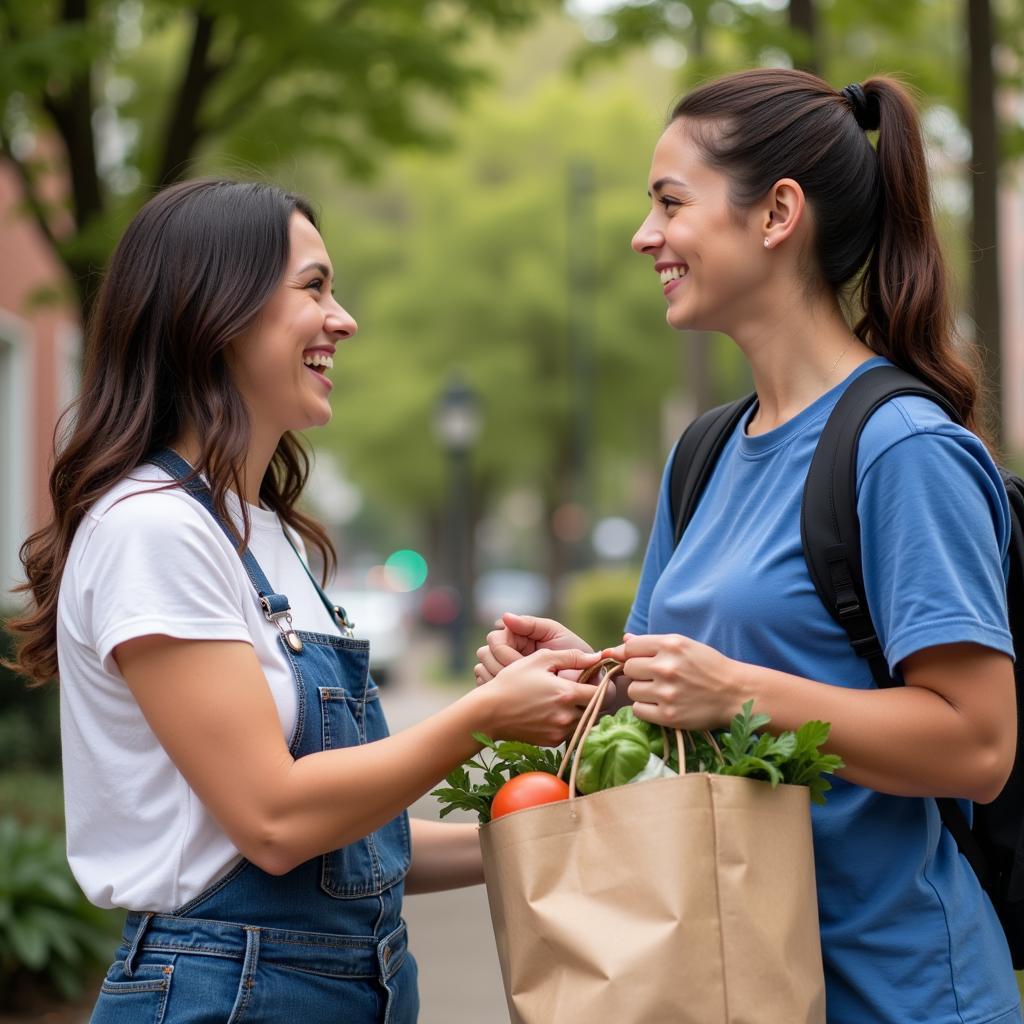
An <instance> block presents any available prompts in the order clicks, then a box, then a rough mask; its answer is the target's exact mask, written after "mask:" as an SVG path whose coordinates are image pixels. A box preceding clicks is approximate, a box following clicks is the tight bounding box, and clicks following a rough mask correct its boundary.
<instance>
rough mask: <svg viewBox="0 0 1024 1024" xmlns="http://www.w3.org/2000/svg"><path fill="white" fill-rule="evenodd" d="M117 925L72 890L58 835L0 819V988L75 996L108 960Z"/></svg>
mask: <svg viewBox="0 0 1024 1024" xmlns="http://www.w3.org/2000/svg"><path fill="white" fill-rule="evenodd" d="M120 926H121V921H120V915H119V914H115V913H111V912H110V911H105V910H100V909H99V908H98V907H94V906H93V905H92V904H91V903H89V901H88V900H87V899H86V898H85V896H84V895H83V894H82V891H81V890H80V889H79V888H78V886H77V884H76V883H75V880H74V878H73V877H72V875H71V869H70V868H69V867H68V863H67V858H66V856H65V852H64V837H63V835H62V834H61V833H59V832H56V831H53V830H52V829H48V828H46V827H45V826H43V825H41V824H38V823H34V824H28V825H25V824H22V823H21V822H20V821H19V820H18V819H17V818H15V817H13V816H12V815H5V816H4V817H0V991H3V992H17V991H25V990H34V991H40V990H42V991H45V990H47V989H55V990H56V991H58V992H59V993H60V994H61V995H62V996H64V997H65V998H68V999H73V998H75V997H76V996H78V995H79V994H80V993H81V991H82V988H83V986H84V984H85V983H86V982H87V981H89V980H91V979H92V977H93V976H94V975H95V973H96V971H97V969H98V968H100V967H102V966H104V965H105V964H106V963H107V962H108V961H109V959H110V956H111V953H112V951H113V949H114V946H115V945H116V939H117V935H118V932H119V929H120Z"/></svg>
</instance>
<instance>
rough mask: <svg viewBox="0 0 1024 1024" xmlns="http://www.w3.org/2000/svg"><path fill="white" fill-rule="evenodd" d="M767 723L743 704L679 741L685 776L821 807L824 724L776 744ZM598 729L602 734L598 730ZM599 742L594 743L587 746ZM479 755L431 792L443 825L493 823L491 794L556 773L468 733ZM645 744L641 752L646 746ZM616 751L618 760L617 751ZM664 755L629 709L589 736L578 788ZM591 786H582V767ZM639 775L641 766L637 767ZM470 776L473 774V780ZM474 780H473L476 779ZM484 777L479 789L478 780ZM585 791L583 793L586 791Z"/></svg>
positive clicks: (549, 761)
mask: <svg viewBox="0 0 1024 1024" xmlns="http://www.w3.org/2000/svg"><path fill="white" fill-rule="evenodd" d="M769 721H770V718H769V717H768V715H765V714H754V702H753V701H752V700H748V701H747V702H746V704H744V705H743V710H742V711H741V712H740V713H739V714H737V715H736V716H735V717H734V718H733V720H732V722H730V724H729V728H728V730H725V731H722V732H720V733H718V734H717V736H716V737H715V736H713V737H712V739H708V737H706V736H705V735H704V734H703V733H697V732H690V733H685V734H684V738H685V741H686V742H685V746H686V770H687V771H688V772H711V773H715V774H719V775H737V776H741V777H743V778H748V779H761V780H763V781H765V782H768V783H771V785H772V787H773V788H774V787H775V786H777V785H779V783H780V782H782V783H787V784H788V785H792V786H807V787H808V788H809V789H810V791H811V799H812V800H813V801H814V802H815V803H816V804H823V803H824V802H825V794H826V793H827V792H828V791H829V790H830V789H831V788H832V786H831V784H830V783H829V782H828V780H827V779H826V778H825V776H826V775H831V774H832V773H834V772H836V771H838V770H839V769H840V768H842V767H843V761H842V759H841V758H840V757H838V756H837V755H836V754H823V753H821V750H820V748H821V746H822V745H823V744H824V743H825V741H826V740H827V739H828V734H829V728H830V727H829V724H828V722H817V721H812V722H805V723H804V724H803V725H802V726H800V728H799V729H797V731H796V732H790V731H787V732H782V733H779V735H778V736H773V735H772V734H771V733H767V732H759V731H758V730H760V729H763V728H764V726H766V725H767V724H768V723H769ZM602 727H603V729H602ZM594 737H597V738H598V739H599V740H600V742H593V743H592V740H593V739H594ZM473 738H474V739H475V740H476V741H477V742H478V743H481V744H482V745H483V747H484V750H483V751H481V753H480V755H479V756H478V757H475V758H471V759H470V760H468V761H466V762H465V763H464V764H463V765H461V766H460V767H458V768H456V769H455V770H454V771H453V772H451V773H449V775H448V776H447V777H446V779H445V782H446V783H447V785H446V786H444V787H442V788H440V789H435V790H434V791H433V793H432V794H431V795H432V796H436V797H437V798H438V800H440V801H441V803H442V804H443V805H444V806H443V807H442V809H441V817H442V818H443V817H445V816H446V815H448V814H451V812H452V811H454V810H455V809H456V808H459V809H462V810H468V811H475V812H476V814H477V817H478V818H479V819H480V822H481V824H483V823H485V822H488V821H490V820H491V801H492V800H493V799H494V794H495V793H497V791H498V790H499V789H501V787H502V786H503V785H504V784H505V783H506V782H507V781H508V780H509V779H511V778H514V777H515V776H516V775H522V774H523V773H524V772H548V773H549V774H551V775H556V774H557V773H558V767H559V764H560V763H561V759H562V754H561V751H559V750H555V749H551V748H547V747H535V746H534V745H533V744H532V743H519V742H514V741H511V740H505V741H502V742H495V741H494V740H492V739H491V738H490V737H489V736H485V735H484V734H483V733H480V732H475V733H473ZM645 742H646V748H645V747H644V743H645ZM617 743H618V744H620V745H622V749H621V750H619V751H618V752H616V749H615V745H616V744H617ZM674 748H675V744H674V743H671V744H670V752H671V753H672V755H673V756H672V757H670V761H669V763H670V766H671V767H673V768H675V767H676V758H675V757H674ZM663 751H664V740H663V738H662V731H661V729H660V728H659V727H658V726H654V725H651V724H650V723H649V722H642V721H641V720H640V719H638V718H636V717H635V716H634V715H633V712H632V710H631V709H629V708H622V709H620V710H619V711H618V712H617V713H616V714H615V715H614V716H608V717H607V718H606V719H604V720H602V722H601V723H600V724H599V725H598V727H597V728H596V729H594V730H593V732H592V733H591V734H590V737H588V739H587V743H586V744H585V745H584V748H583V753H582V754H581V755H580V757H581V760H580V768H579V775H578V777H577V785H578V788H579V789H580V791H581V792H594V791H596V790H598V789H607V788H610V787H611V786H613V785H621V784H623V783H624V782H627V781H629V779H630V778H632V777H633V776H635V775H636V774H637V771H639V770H640V769H637V771H626V768H625V767H623V766H624V765H626V764H627V762H628V763H629V764H630V765H631V764H632V763H633V762H634V761H635V762H636V764H640V762H641V760H642V761H643V762H644V763H646V759H647V755H648V753H656V754H658V755H659V756H660V755H661V754H662V753H663ZM588 756H589V757H590V758H592V763H591V765H590V767H589V771H590V776H591V778H590V782H586V781H583V782H581V780H586V779H587V778H588V776H587V774H586V773H587V770H588V765H587V759H588ZM640 767H641V768H642V767H643V765H640ZM471 772H472V774H471ZM474 776H476V777H474ZM480 777H482V781H479V778H480ZM584 785H587V787H588V788H586V789H584Z"/></svg>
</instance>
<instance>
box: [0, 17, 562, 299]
mask: <svg viewBox="0 0 1024 1024" xmlns="http://www.w3.org/2000/svg"><path fill="white" fill-rule="evenodd" d="M553 3H554V0H386V2H380V0H372V2H371V0H306V2H304V3H287V4H282V3H279V2H277V0H192V2H186V0H92V2H88V0H5V3H4V4H3V5H2V6H0V49H2V51H3V54H4V59H3V61H2V62H0V145H2V151H3V154H4V155H5V156H6V157H7V158H8V159H9V160H10V161H11V162H12V163H13V165H14V166H15V168H16V169H17V170H18V172H19V174H20V176H21V179H22V182H23V185H24V187H25V191H26V195H27V205H28V207H29V209H30V211H31V213H32V214H33V216H34V217H35V219H36V222H37V223H38V225H39V227H40V229H41V230H42V231H43V233H44V234H45V236H46V237H47V239H48V240H49V241H50V243H51V244H52V246H53V248H54V251H55V252H56V254H57V255H58V256H59V257H60V259H61V260H62V261H63V263H64V265H65V266H66V267H67V269H68V271H69V272H70V274H71V277H72V279H73V280H74V281H75V283H76V284H77V286H78V288H79V292H80V297H81V298H82V299H83V300H84V301H85V302H86V303H88V300H89V297H90V295H91V293H92V290H93V288H94V285H95V273H96V270H97V268H98V267H100V266H102V264H103V263H104V261H105V257H106V255H107V253H108V251H109V249H110V247H111V245H112V240H113V239H114V238H116V237H117V234H118V230H119V227H120V226H121V225H122V224H123V222H124V221H125V220H126V219H127V218H128V217H130V216H131V214H132V213H134V211H135V209H137V207H138V206H139V205H140V203H141V202H142V201H143V200H144V199H145V197H146V196H147V195H149V194H150V193H151V192H152V190H153V189H155V188H157V187H159V186H161V185H164V184H167V183H169V182H171V181H174V180H176V179H178V178H181V177H183V176H186V175H188V174H190V173H193V172H194V171H195V170H196V169H197V168H201V169H206V168H209V167H211V166H212V167H218V166H221V167H223V166H225V165H228V166H234V167H236V168H238V167H253V166H255V167H259V168H266V167H269V166H274V165H279V164H281V163H282V162H284V161H286V160H289V159H296V160H301V159H305V158H308V156H309V154H310V153H312V152H315V151H322V152H324V153H326V154H328V155H330V156H331V157H332V158H333V159H334V160H335V161H336V164H337V165H338V166H340V167H341V169H342V171H343V173H345V174H347V175H367V174H368V173H370V172H371V171H372V170H373V169H374V168H375V167H376V166H377V165H378V164H379V163H380V161H381V159H382V158H383V156H384V154H386V153H388V152H389V151H391V150H392V149H393V148H395V147H398V146H404V145H420V146H431V147H436V146H439V145H441V144H443V143H444V142H445V140H446V134H445V130H444V122H443V117H442V116H441V115H442V113H443V111H444V110H445V109H446V108H450V107H451V106H453V105H459V104H462V103H464V102H465V101H466V99H467V98H468V96H469V94H470V92H471V90H472V89H473V87H475V86H476V85H478V84H479V83H480V82H481V81H482V80H483V79H484V78H485V71H484V69H483V68H482V67H481V66H480V65H479V64H478V63H476V62H475V61H474V60H473V58H472V44H473V42H474V40H475V38H476V34H477V33H479V32H481V31H483V30H495V31H498V32H502V31H507V30H512V29H516V28H520V27H522V26H523V25H525V24H526V23H527V22H528V21H529V20H530V19H531V18H532V17H533V16H535V15H536V14H537V13H538V12H539V11H540V10H542V9H543V8H544V7H546V6H550V5H552V4H553ZM40 137H41V138H42V139H43V140H44V144H43V145H42V146H38V145H34V144H33V143H34V140H35V139H38V138H40ZM48 179H49V180H48Z"/></svg>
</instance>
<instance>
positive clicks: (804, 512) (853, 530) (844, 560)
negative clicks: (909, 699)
mask: <svg viewBox="0 0 1024 1024" xmlns="http://www.w3.org/2000/svg"><path fill="white" fill-rule="evenodd" d="M897 395H921V396H923V397H925V398H929V399H931V400H932V401H933V402H935V403H937V404H938V405H939V406H940V407H941V408H942V409H944V410H945V411H946V412H947V413H948V414H949V416H950V417H951V418H952V419H953V420H954V421H955V422H958V421H959V417H958V416H957V414H956V412H955V411H954V410H953V408H952V407H951V406H950V404H949V402H948V401H947V400H946V399H945V398H944V397H943V396H942V395H940V394H938V393H937V392H936V391H934V390H933V389H932V388H930V387H928V386H927V385H926V384H923V383H922V382H921V381H919V380H917V379H916V378H915V377H912V376H911V375H910V374H908V373H905V372H904V371H903V370H900V369H898V368H897V367H894V366H879V367H876V368H874V369H871V370H868V371H866V372H865V373H863V374H861V376H859V377H858V378H857V379H856V380H855V381H853V383H851V384H850V386H849V387H848V388H847V389H846V391H844V392H843V394H842V396H841V397H840V399H839V401H838V402H837V403H836V406H835V408H834V409H833V411H832V413H831V415H830V416H829V418H828V421H827V422H826V424H825V427H824V429H823V430H822V434H821V438H820V439H819V441H818V446H817V448H816V450H815V452H814V456H813V458H812V459H811V466H810V469H809V470H808V473H807V482H806V484H805V485H804V495H803V504H802V506H801V512H800V536H801V539H802V541H803V551H804V558H805V559H806V561H807V568H808V570H809V571H810V575H811V579H812V580H813V581H814V586H815V589H816V590H817V591H818V595H819V597H820V598H821V600H822V602H823V604H824V605H825V607H826V608H827V609H828V611H829V614H830V615H831V616H832V617H833V618H834V619H835V620H836V621H837V622H838V623H839V625H841V626H842V627H843V629H844V630H845V631H846V633H847V635H848V636H849V638H850V644H851V645H852V647H853V649H854V650H855V651H856V652H857V654H858V655H860V657H862V658H865V659H866V660H867V662H868V664H869V665H870V667H871V674H872V675H873V676H874V679H875V682H876V684H877V685H878V686H880V687H881V686H886V687H887V686H898V685H900V680H897V679H893V678H892V676H891V675H890V674H889V668H888V665H887V664H886V661H885V657H884V655H883V653H882V648H881V645H880V644H879V642H878V636H877V634H876V633H875V627H874V625H873V624H872V622H871V614H870V611H869V609H868V606H867V599H866V597H865V594H864V577H863V573H862V570H861V557H860V524H859V522H858V519H857V502H856V469H857V443H858V441H859V439H860V434H861V431H862V430H863V428H864V424H865V423H866V422H867V420H868V418H869V417H870V416H871V414H872V413H873V412H874V411H875V410H876V409H877V408H878V407H879V406H880V405H882V404H883V403H884V402H886V401H888V400H889V399H890V398H894V397H895V396H897ZM756 397H757V396H756V395H753V394H752V395H748V396H747V397H745V398H741V399H739V400H737V401H735V402H731V403H729V404H728V405H723V406H720V407H718V408H717V409H711V410H710V411H709V412H706V413H704V414H703V415H702V416H699V417H698V418H697V419H696V420H695V421H694V422H693V423H692V424H691V425H690V426H689V427H688V428H687V429H686V430H685V431H684V433H683V436H682V437H681V438H680V441H679V444H678V446H677V448H676V453H675V458H674V460H673V464H672V472H671V477H670V490H669V495H670V500H671V507H672V515H673V519H674V521H675V543H676V544H678V543H679V540H680V538H681V537H682V535H683V531H684V530H685V529H686V526H687V524H688V523H689V521H690V519H691V518H692V516H693V512H694V510H695V509H696V507H697V502H698V500H699V499H700V496H701V494H702V492H703V490H704V487H705V485H706V484H707V482H708V480H709V479H710V477H711V473H712V471H713V469H714V466H715V462H716V461H717V459H718V456H719V455H720V454H721V451H722V448H723V447H724V446H725V443H726V441H727V440H728V439H729V437H730V436H731V435H732V433H733V431H734V429H735V428H736V426H737V424H738V423H739V421H740V420H741V418H743V416H744V414H745V413H746V412H748V411H749V410H750V408H751V407H752V406H753V404H754V401H755V399H756ZM1000 474H1001V475H1002V478H1003V483H1004V485H1005V487H1006V492H1007V495H1008V497H1009V501H1010V521H1011V526H1012V536H1011V539H1010V578H1009V584H1008V590H1007V596H1008V604H1009V618H1010V629H1011V631H1012V633H1013V646H1014V653H1015V655H1016V663H1015V666H1014V679H1015V682H1016V688H1017V757H1016V761H1015V763H1014V767H1013V772H1012V773H1011V775H1010V778H1009V781H1008V782H1007V783H1006V786H1005V788H1004V789H1003V791H1002V793H1000V795H999V796H998V797H997V798H996V799H995V800H994V801H993V802H992V803H990V804H975V805H974V815H973V820H974V824H973V827H971V826H968V824H967V818H966V817H965V815H964V813H963V811H962V810H961V809H960V806H959V805H958V804H957V802H956V801H955V800H953V799H948V798H940V799H938V800H937V801H936V802H937V803H938V805H939V812H940V814H941V817H942V821H943V823H944V824H945V825H946V827H947V828H948V829H949V831H950V832H951V833H952V835H953V837H954V838H955V839H956V843H957V846H958V847H959V849H960V852H961V853H962V854H963V855H964V856H965V857H966V858H967V860H968V862H969V863H970V865H971V867H972V868H973V869H974V872H975V873H976V874H977V876H978V879H979V881H980V882H981V884H982V887H983V888H984V889H985V891H986V892H987V893H988V895H989V897H990V899H991V900H992V904H993V906H994V907H995V909H996V913H997V914H998V915H999V919H1000V921H1001V922H1002V925H1003V931H1004V932H1005V933H1006V938H1007V942H1008V943H1009V946H1010V953H1011V956H1012V958H1013V966H1014V968H1015V969H1018V970H1019V969H1021V968H1022V967H1024V828H1022V824H1024V754H1022V752H1021V749H1022V747H1024V721H1022V707H1024V481H1022V480H1021V479H1020V478H1019V477H1017V476H1014V475H1013V474H1012V473H1009V472H1007V471H1006V470H1004V469H1000Z"/></svg>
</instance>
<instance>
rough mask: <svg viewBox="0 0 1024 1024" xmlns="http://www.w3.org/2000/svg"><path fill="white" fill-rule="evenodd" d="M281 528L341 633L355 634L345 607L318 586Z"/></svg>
mask: <svg viewBox="0 0 1024 1024" xmlns="http://www.w3.org/2000/svg"><path fill="white" fill-rule="evenodd" d="M281 529H282V532H283V533H284V536H285V540H287V541H288V543H289V545H291V549H292V551H294V552H295V557H296V558H297V559H298V560H299V564H300V565H301V566H302V568H303V569H304V570H305V572H306V575H307V576H308V577H309V582H310V583H312V584H313V588H314V589H315V590H316V592H317V594H318V595H319V596H320V600H321V601H322V602H323V604H324V607H325V608H326V609H327V611H328V612H329V613H330V615H331V617H332V618H333V619H334V621H335V622H336V623H337V624H338V626H339V628H340V629H341V635H342V636H348V637H351V636H355V633H354V632H353V630H354V629H355V625H356V624H355V623H354V622H352V620H351V619H349V617H348V612H347V611H345V609H344V608H342V607H341V605H340V604H335V603H334V602H333V601H332V600H331V599H330V598H329V597H328V596H327V594H326V592H325V591H324V588H323V587H321V586H320V583H319V582H318V581H317V578H316V577H315V576H314V575H313V573H312V572H310V569H309V566H308V565H307V564H306V560H305V559H304V558H303V557H302V555H301V554H300V552H299V549H298V548H297V547H296V546H295V541H294V540H293V539H292V535H291V534H290V533H289V532H288V530H287V529H286V528H285V527H284V526H283V525H282V527H281Z"/></svg>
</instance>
